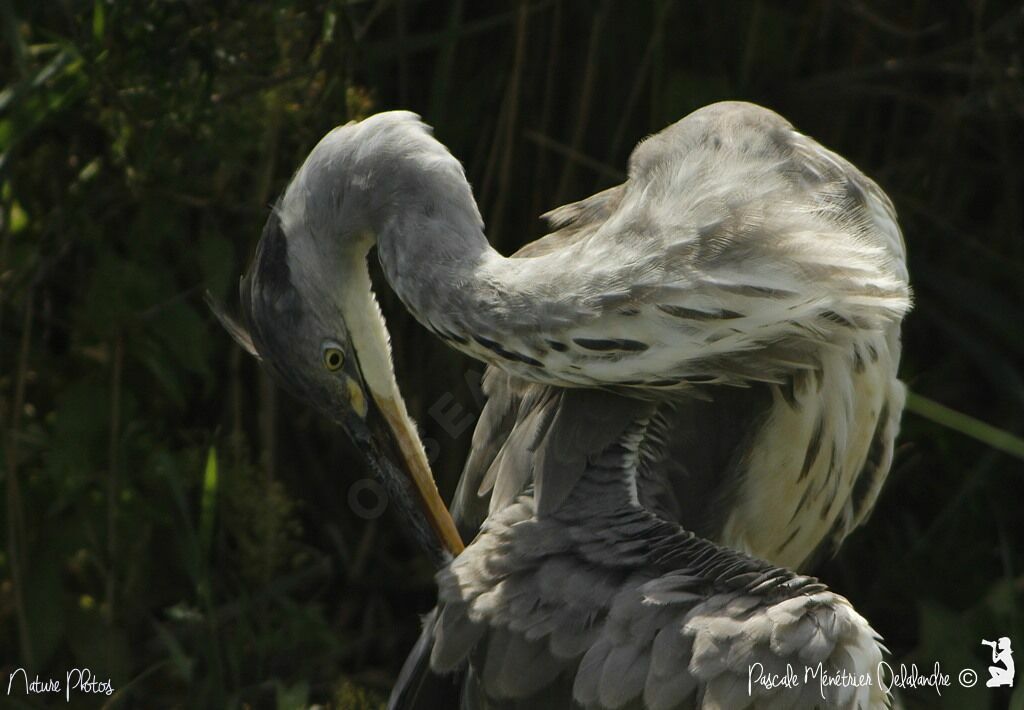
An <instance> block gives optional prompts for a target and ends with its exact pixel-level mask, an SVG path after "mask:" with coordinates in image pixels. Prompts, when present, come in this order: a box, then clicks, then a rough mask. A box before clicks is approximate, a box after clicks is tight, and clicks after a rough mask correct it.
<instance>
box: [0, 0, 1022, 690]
mask: <svg viewBox="0 0 1024 710" xmlns="http://www.w3.org/2000/svg"><path fill="white" fill-rule="evenodd" d="M0 26H2V36H0V83H2V86H3V89H2V91H0V434H2V436H0V443H2V460H0V479H2V482H3V507H2V512H0V517H2V520H3V525H2V532H0V535H2V536H3V541H4V544H3V548H2V552H0V678H2V679H3V680H4V681H6V680H7V678H8V674H9V673H10V672H11V671H12V670H13V669H14V668H18V667H24V668H26V669H27V670H28V672H29V674H30V675H35V674H39V676H40V677H41V678H44V679H45V678H48V677H60V678H63V676H64V673H65V672H66V670H68V669H70V668H73V667H87V668H90V669H92V671H93V672H94V673H96V675H97V676H98V677H100V678H101V679H107V678H110V679H111V680H112V683H113V686H114V687H115V688H116V689H117V692H116V693H115V694H114V695H113V696H110V697H106V696H99V697H96V696H87V695H82V694H74V695H72V699H71V703H70V704H68V705H67V707H75V708H82V707H100V706H104V707H140V708H244V707H253V708H264V707H266V708H274V707H276V708H296V707H305V706H307V705H308V704H311V703H321V704H325V705H330V706H333V707H339V708H374V707H379V705H380V702H381V700H382V699H383V697H384V696H385V694H386V691H387V689H388V688H389V686H390V683H391V682H392V680H393V678H394V676H395V673H396V671H397V669H398V668H399V667H400V664H401V662H402V660H403V658H404V655H405V653H406V651H407V649H408V648H409V646H410V645H411V644H412V641H413V639H414V638H415V635H416V633H417V623H418V621H417V615H418V614H421V613H423V612H425V611H426V610H427V609H429V607H430V606H431V603H432V597H433V586H432V578H431V570H430V568H429V565H428V564H427V562H426V561H425V560H424V559H423V557H422V556H421V555H420V554H418V552H417V551H416V550H415V549H414V548H413V547H412V546H411V545H410V544H409V543H408V542H407V541H406V539H405V538H404V537H403V536H402V535H401V533H400V532H399V531H398V529H397V521H396V519H395V518H393V517H391V516H390V515H389V514H388V513H387V512H386V511H385V512H384V514H383V515H381V516H374V515H373V514H372V508H374V507H375V506H376V504H377V501H376V500H375V499H374V496H373V491H372V490H368V489H366V488H365V486H362V487H360V485H359V484H358V482H359V481H360V480H362V479H364V478H365V476H366V473H365V472H364V471H363V470H362V468H361V467H360V465H359V462H358V458H357V456H356V454H355V452H354V451H353V450H352V448H351V447H350V445H349V443H348V442H347V441H346V440H345V438H344V437H343V436H342V435H341V434H340V433H339V432H338V431H337V430H335V429H334V428H332V427H331V426H329V425H326V424H325V423H324V422H322V421H320V420H319V419H318V418H317V417H316V416H313V415H312V414H311V413H309V412H308V411H306V409H305V408H304V407H303V406H302V405H301V404H300V403H297V402H294V401H292V400H290V399H289V398H288V397H287V396H285V395H283V394H282V395H278V394H277V393H276V392H275V390H274V388H273V387H272V386H271V385H270V384H269V382H268V381H267V380H266V379H265V378H264V377H263V376H262V375H261V374H260V372H259V370H258V368H257V367H256V365H255V363H253V362H251V361H250V360H249V359H248V358H247V357H246V356H243V355H242V353H240V351H239V350H238V349H237V348H236V347H235V346H234V345H233V344H232V343H231V342H230V340H229V338H228V337H227V336H226V335H225V334H224V333H223V332H222V331H221V330H220V329H219V327H218V326H217V324H216V323H215V321H214V320H213V319H212V318H211V316H210V314H209V313H208V311H207V309H206V308H205V306H204V304H203V302H202V294H203V292H204V290H206V289H209V290H210V291H211V292H212V293H213V294H214V295H215V297H216V298H218V299H221V300H222V301H225V302H227V303H229V304H231V305H232V306H234V304H235V284H236V279H237V276H238V275H239V273H240V272H241V271H242V269H243V268H244V266H245V264H246V263H247V261H248V258H249V256H250V254H251V250H252V248H253V246H254V244H255V241H256V239H257V237H258V235H259V233H260V228H261V226H262V223H263V221H264V219H265V217H266V215H267V212H268V205H269V204H270V203H271V202H272V201H273V200H274V198H275V196H276V195H277V194H278V193H279V191H280V190H281V189H282V188H283V187H284V185H285V184H286V183H287V180H288V178H289V176H290V174H291V172H292V171H293V170H294V169H295V168H296V167H297V166H298V164H299V163H300V162H301V160H302V159H303V157H304V156H305V154H306V153H307V152H308V150H309V149H310V148H311V147H312V146H313V144H314V143H315V142H316V141H317V140H318V139H319V137H320V136H321V135H323V134H324V133H325V132H326V131H327V130H329V129H330V128H331V127H333V126H335V125H337V124H339V123H344V122H346V121H348V120H350V119H358V118H360V117H363V116H366V115H368V114H370V113H373V112H376V111H379V110H386V109H391V108H409V109H412V110H414V111H417V112H419V113H421V114H422V115H423V116H424V118H425V120H426V121H427V122H429V123H430V124H432V125H433V126H435V128H436V135H437V136H438V137H439V138H440V139H441V140H442V141H443V142H444V143H446V144H447V145H448V146H449V147H450V148H451V150H452V151H453V153H454V154H455V155H456V156H458V157H459V158H460V159H461V160H462V161H463V162H464V164H465V165H466V168H467V171H468V174H469V176H470V179H471V181H472V183H473V185H474V189H475V193H476V196H477V199H478V201H479V203H480V205H481V209H482V212H483V214H484V215H485V218H486V221H487V224H488V231H489V234H490V238H491V240H492V241H493V242H494V243H495V244H496V245H497V246H498V248H499V249H501V250H502V251H504V252H506V253H508V252H510V251H511V250H513V249H515V248H516V247H518V246H519V245H521V244H523V243H525V242H526V241H528V240H531V239H534V238H536V237H538V236H540V235H541V234H542V226H541V223H540V222H539V221H538V220H537V215H539V214H540V213H542V212H544V211H546V210H548V209H550V208H552V207H555V206H557V205H559V204H562V203H565V202H567V201H571V200H575V199H579V198H581V197H584V196H586V195H588V194H591V193H592V192H594V191H596V190H598V189H601V188H603V187H606V186H609V185H611V184H614V183H615V182H616V181H617V180H618V179H619V178H620V176H621V174H622V172H623V171H624V168H625V163H626V158H627V156H628V154H629V151H630V150H631V148H632V146H633V145H634V144H635V143H636V141H637V140H638V139H639V138H641V137H643V136H644V135H646V134H648V133H651V132H653V131H656V130H659V129H661V128H662V127H664V126H665V125H667V124H668V123H670V122H672V121H674V120H676V119H678V118H680V117H682V116H684V115H685V114H687V113H689V112H690V111H692V110H693V109H695V108H698V107H700V106H702V105H704V104H707V103H709V102H713V101H717V100H720V99H746V100H750V101H755V102H758V103H761V104H764V105H766V106H768V107H771V108H773V109H775V110H776V111H778V112H780V113H782V114H783V115H785V116H786V117H787V118H789V119H790V120H791V121H792V122H793V123H794V124H795V125H796V126H797V127H798V128H799V129H801V130H802V131H804V132H806V133H809V134H810V135H812V136H814V137H816V138H817V139H819V140H820V141H821V142H823V143H824V144H825V145H827V146H829V147H831V148H833V149H836V150H838V151H839V152H841V153H842V154H844V155H845V156H847V157H848V158H850V159H851V160H852V161H853V162H855V163H856V164H857V165H859V166H860V167H861V168H862V169H864V170H865V172H867V173H868V174H869V175H871V176H872V177H874V178H875V179H876V180H877V181H878V182H879V183H880V184H881V185H882V186H883V188H884V189H886V190H887V191H888V193H889V195H890V196H891V197H892V199H893V201H894V202H895V204H896V207H897V209H898V211H899V213H900V216H901V221H902V225H903V228H904V232H905V235H906V241H907V245H908V248H909V252H910V267H911V273H912V279H913V282H914V287H915V291H916V307H915V310H914V312H913V313H912V315H911V316H910V317H909V318H908V320H907V322H906V327H905V338H904V342H905V351H904V362H903V368H902V372H903V377H904V378H905V380H906V381H907V382H908V383H909V385H910V387H911V389H912V391H913V392H914V397H913V398H912V400H911V407H910V410H909V411H908V413H907V414H906V416H905V419H904V426H903V435H902V436H901V439H900V446H899V449H898V452H897V454H896V462H895V465H894V467H893V471H892V474H891V476H890V480H889V484H888V486H887V488H886V489H885V491H884V492H883V494H882V497H881V500H880V503H879V505H878V508H877V510H876V512H875V514H874V517H873V519H872V520H871V521H870V523H869V524H868V525H867V527H865V528H864V529H862V530H861V531H859V532H858V533H856V534H855V535H854V536H853V537H852V538H851V539H850V540H849V543H848V544H847V545H846V547H845V548H844V550H843V551H842V552H841V554H840V556H839V557H838V558H837V559H835V560H834V561H832V562H830V563H829V564H827V565H826V566H825V567H824V568H823V569H821V570H820V575H821V576H822V578H823V579H824V580H825V581H827V582H828V583H829V584H830V585H832V586H833V587H835V588H836V589H837V590H838V591H840V592H841V593H843V594H845V595H847V596H848V597H849V598H850V599H851V600H852V601H853V602H854V603H855V605H856V606H857V608H858V609H859V610H860V611H861V612H862V613H863V614H864V615H865V616H867V617H868V618H869V619H870V620H871V621H872V622H873V624H874V626H875V628H876V629H878V630H879V631H880V632H881V633H882V634H883V635H884V636H885V638H886V640H887V643H888V646H889V648H890V649H891V651H892V662H893V664H894V665H897V664H898V663H901V662H906V663H910V662H917V663H918V665H919V667H920V668H921V669H922V670H924V671H925V672H931V669H932V667H933V665H934V663H935V662H937V661H938V662H940V663H941V664H942V666H943V669H944V670H946V671H949V670H950V669H952V671H953V674H954V676H953V686H952V687H950V688H947V689H945V690H944V691H943V694H942V696H941V698H940V697H939V696H937V695H936V694H935V693H934V692H933V691H930V690H916V691H913V692H910V693H906V694H905V696H904V700H905V702H906V706H907V707H908V708H930V707H949V708H985V709H989V708H1003V707H1006V706H1007V705H1008V704H1011V703H1012V704H1013V706H1014V707H1016V708H1022V707H1024V678H1021V677H1020V676H1019V674H1018V683H1017V685H1018V688H1017V690H1016V692H1015V694H1011V692H1010V691H999V692H996V691H992V690H987V689H984V688H983V687H982V688H974V689H973V690H970V691H966V690H963V689H961V688H959V686H958V684H957V683H956V678H955V673H956V671H957V670H958V669H959V668H962V667H973V668H975V669H977V670H978V671H979V672H980V673H981V674H982V685H983V682H984V679H985V678H987V673H986V672H985V668H986V667H987V665H988V664H989V661H990V658H989V652H988V649H987V648H986V647H984V646H981V644H980V641H981V639H982V638H987V639H994V638H997V637H998V636H1003V635H1006V636H1010V637H1011V638H1013V640H1014V643H1015V647H1016V648H1017V649H1018V650H1024V619H1022V610H1024V606H1022V604H1021V601H1022V598H1024V549H1022V540H1024V505H1022V503H1024V494H1022V490H1024V460H1022V458H1024V440H1022V438H1021V436H1022V432H1024V414H1022V413H1024V373H1022V367H1021V365H1022V364H1024V169H1022V167H1021V165H1022V159H1024V74H1022V72H1024V66H1022V63H1024V59H1022V53H1024V5H1022V4H1021V3H1020V2H1008V1H1006V0H988V1H983V0H964V1H963V2H931V1H926V0H917V1H913V2H901V3H888V2H882V1H881V0H821V1H816V2H803V3H787V2H770V1H768V0H726V1H723V2H710V1H708V2H671V1H668V0H655V1H652V2H646V1H643V2H641V1H635V2H634V1H628V0H615V1H612V0H522V1H520V2H482V1H479V0H477V1H473V0H451V1H447V2H440V1H435V0H348V1H343V0H333V1H330V2H317V1H313V0H275V1H273V2H266V3H259V2H248V1H243V0H224V1H222V2H216V3H212V2H199V1H186V0H129V1H126V2H120V1H118V2H110V1H105V0H95V1H92V2H90V1H83V0H61V1H58V0H47V1H45V2H39V1H35V2H32V1H27V2H14V1H13V0H0ZM377 283H378V289H379V291H380V292H381V298H382V301H383V304H384V308H385V313H386V315H387V318H388V323H389V326H390V328H391V331H392V333H393V336H394V341H395V357H396V361H397V362H396V366H397V369H398V372H399V379H400V382H401V386H402V388H403V390H404V392H405V396H406V398H407V399H408V400H409V404H410V409H411V411H412V413H413V415H414V417H415V418H416V419H417V420H418V421H419V422H420V423H421V425H422V429H423V434H424V436H425V437H427V439H428V442H427V443H428V449H429V450H430V452H431V454H432V456H433V460H434V468H435V472H436V474H437V476H438V478H439V480H440V487H441V489H442V492H444V493H445V494H446V495H448V494H450V492H451V491H452V490H453V488H454V485H455V481H456V480H457V477H458V474H459V470H460V466H461V462H462V460H463V457H464V455H465V450H466V446H467V444H468V436H469V431H470V429H471V423H472V420H473V417H474V415H475V414H476V412H477V411H478V410H479V402H478V401H477V399H476V395H475V392H476V387H475V383H476V382H477V381H478V378H479V373H480V371H481V368H480V366H479V365H477V364H476V363H474V362H472V361H470V360H468V359H466V358H464V357H462V356H460V355H457V354H456V353H454V352H452V351H450V350H448V349H446V348H445V347H444V346H443V345H442V344H440V343H438V342H435V341H434V340H433V339H432V338H431V337H430V336H429V335H428V334H426V333H425V331H423V330H422V329H420V328H419V327H418V326H417V325H416V324H415V323H414V322H412V321H411V320H410V318H409V317H408V316H407V315H406V314H405V313H404V312H403V311H402V309H401V307H400V305H399V304H398V303H397V301H396V299H394V297H393V296H392V295H391V294H390V292H389V291H388V290H387V286H386V285H385V284H383V283H382V282H381V281H380V280H379V279H378V280H377ZM354 484H355V485H356V488H355V489H353V485H354ZM368 511H370V512H368ZM1018 656H1020V654H1018ZM5 689H6V688H2V689H0V690H5ZM49 702H54V701H52V698H51V699H47V698H46V697H44V696H32V697H27V698H26V697H24V695H23V694H21V693H19V692H17V691H15V692H13V693H12V695H11V696H10V697H8V696H6V695H5V694H3V693H0V704H5V703H6V704H10V705H12V706H14V707H43V706H47V704H48V703H49ZM61 705H62V706H63V702H61Z"/></svg>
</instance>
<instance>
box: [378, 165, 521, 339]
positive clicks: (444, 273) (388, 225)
mask: <svg viewBox="0 0 1024 710" xmlns="http://www.w3.org/2000/svg"><path fill="white" fill-rule="evenodd" d="M458 177H459V178H460V179H458V180H448V181H445V182H442V183H439V184H438V185H434V186H432V187H431V188H430V189H425V190H422V191H417V192H416V194H415V196H413V197H410V199H409V200H406V201H395V202H393V203H392V204H391V205H390V206H389V207H390V209H388V210H386V211H378V214H381V215H382V219H381V220H380V222H379V224H378V225H377V226H376V229H374V231H375V233H376V236H377V252H378V256H379V258H380V263H381V266H382V267H383V270H384V274H385V276H386V277H387V280H388V283H389V284H390V285H391V287H392V288H393V289H394V290H395V292H396V293H397V294H398V296H399V298H401V299H402V302H403V303H404V304H405V305H406V307H407V308H408V309H409V311H410V312H411V313H412V314H413V316H415V317H416V319H417V320H419V321H420V322H421V323H423V324H424V325H426V326H428V327H429V328H431V329H432V330H434V331H435V332H437V333H439V334H442V335H445V336H451V337H452V338H454V339H455V340H456V341H458V340H461V339H463V338H467V339H472V338H473V336H474V335H481V336H487V335H488V333H487V328H486V327H484V329H483V330H481V329H480V328H481V326H486V325H488V324H489V325H490V326H492V327H493V326H500V325H507V324H509V323H510V322H511V321H514V320H518V318H516V316H515V314H514V313H513V311H516V312H519V314H520V315H524V314H529V313H530V312H531V311H533V310H534V309H533V305H532V299H531V298H530V296H529V294H530V293H531V288H532V287H533V286H534V284H529V283H524V281H523V279H522V278H520V277H521V276H522V274H520V271H521V270H522V269H520V268H517V267H518V266H519V265H518V264H516V263H515V262H519V261H522V260H515V259H507V258H505V257H504V256H502V255H501V254H499V253H498V252H497V251H495V250H494V249H493V248H492V247H491V245H490V243H489V242H488V241H487V238H486V237H485V236H484V228H483V221H482V220H481V218H480V213H479V211H478V210H477V206H476V203H475V202H474V200H473V195H472V193H471V191H470V188H469V184H468V183H467V182H466V181H465V178H464V177H462V175H461V170H460V172H459V175H458ZM422 182H428V181H426V180H424V181H422ZM422 182H421V183H420V184H421V185H422Z"/></svg>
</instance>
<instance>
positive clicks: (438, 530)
mask: <svg viewBox="0 0 1024 710" xmlns="http://www.w3.org/2000/svg"><path fill="white" fill-rule="evenodd" d="M374 401H375V402H376V404H377V406H378V408H379V409H380V413H381V414H382V415H383V416H384V419H385V420H386V421H387V424H388V428H389V429H390V434H391V437H390V438H391V440H392V441H393V442H394V444H395V445H396V446H397V447H398V452H397V453H398V455H399V458H400V459H401V464H402V467H403V469H404V471H403V472H404V473H405V474H406V476H408V478H409V480H410V481H411V482H412V485H413V488H414V489H415V491H416V493H417V495H418V496H419V503H420V505H421V506H422V509H423V514H424V516H425V517H426V519H427V523H428V524H429V525H430V528H431V530H432V531H433V532H434V534H435V535H436V536H437V538H438V540H439V542H440V544H441V547H442V548H444V549H445V550H447V551H448V552H450V553H451V554H452V555H453V556H455V555H458V554H459V553H460V552H462V550H463V548H464V547H465V546H464V545H463V544H462V538H461V537H460V536H459V531H458V530H457V529H456V527H455V521H454V520H452V516H451V514H450V513H449V512H448V508H447V507H446V506H445V504H444V501H443V500H442V499H441V495H440V493H438V491H437V484H436V483H435V482H434V476H433V475H432V474H431V472H430V464H429V463H428V462H427V457H426V454H425V453H424V452H423V446H422V445H421V444H420V440H419V435H418V434H417V433H416V431H415V430H413V429H412V427H411V426H409V420H408V418H407V417H404V416H402V412H401V410H400V409H399V405H398V404H397V403H396V402H395V401H394V400H391V399H389V398H387V397H375V398H374Z"/></svg>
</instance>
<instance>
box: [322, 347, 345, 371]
mask: <svg viewBox="0 0 1024 710" xmlns="http://www.w3.org/2000/svg"><path fill="white" fill-rule="evenodd" d="M344 364H345V353H343V352H342V351H341V350H340V349H338V348H324V367H326V368H327V369H328V370H330V371H331V372H336V371H337V370H340V369H341V366H342V365H344Z"/></svg>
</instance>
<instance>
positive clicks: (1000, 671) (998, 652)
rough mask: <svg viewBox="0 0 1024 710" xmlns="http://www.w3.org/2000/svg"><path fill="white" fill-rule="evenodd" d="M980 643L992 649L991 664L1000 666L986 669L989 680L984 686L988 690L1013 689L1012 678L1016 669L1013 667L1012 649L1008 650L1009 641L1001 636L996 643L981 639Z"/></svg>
mask: <svg viewBox="0 0 1024 710" xmlns="http://www.w3.org/2000/svg"><path fill="white" fill-rule="evenodd" d="M981 643H982V644H983V645H985V646H988V647H990V648H991V649H992V663H993V664H1002V665H991V666H989V667H988V674H989V679H988V681H987V682H986V683H985V685H986V686H988V687H989V688H1010V687H1013V676H1014V672H1015V671H1016V668H1015V667H1014V665H1013V649H1012V648H1010V639H1009V638H1007V637H1006V636H1003V637H1002V638H1000V639H999V640H998V641H986V640H984V639H982V641H981Z"/></svg>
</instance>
